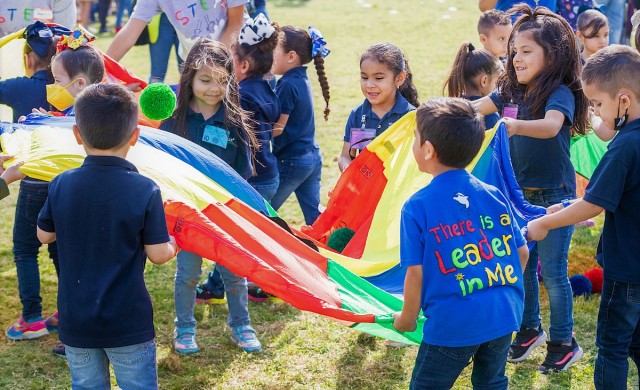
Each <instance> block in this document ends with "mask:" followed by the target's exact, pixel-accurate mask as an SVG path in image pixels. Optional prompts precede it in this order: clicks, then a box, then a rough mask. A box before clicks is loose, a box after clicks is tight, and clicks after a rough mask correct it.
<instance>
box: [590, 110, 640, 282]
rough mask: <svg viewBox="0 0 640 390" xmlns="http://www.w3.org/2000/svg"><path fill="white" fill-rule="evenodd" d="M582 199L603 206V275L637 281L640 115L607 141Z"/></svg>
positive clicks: (639, 260) (639, 273) (639, 278)
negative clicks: (604, 151)
mask: <svg viewBox="0 0 640 390" xmlns="http://www.w3.org/2000/svg"><path fill="white" fill-rule="evenodd" d="M584 200H586V201H587V202H589V203H593V204H595V205H598V206H600V207H602V208H604V209H605V217H604V227H603V229H602V254H603V269H604V277H605V278H607V279H611V280H614V281H619V282H624V283H633V284H638V283H640V257H639V256H638V254H639V253H640V240H638V238H639V237H640V207H638V205H640V119H636V120H635V121H633V122H630V123H627V124H626V125H625V126H624V127H623V128H622V129H621V130H620V131H618V135H616V136H615V137H614V138H613V140H612V141H611V142H610V143H609V146H608V150H607V152H606V153H605V154H604V156H603V157H602V160H600V163H599V164H598V166H597V167H596V169H595V171H594V172H593V175H592V176H591V180H590V181H589V185H588V186H587V189H586V192H585V195H584Z"/></svg>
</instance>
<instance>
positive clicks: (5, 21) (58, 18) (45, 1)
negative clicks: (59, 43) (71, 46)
mask: <svg viewBox="0 0 640 390" xmlns="http://www.w3.org/2000/svg"><path fill="white" fill-rule="evenodd" d="M36 20H39V21H41V22H44V23H50V22H54V23H58V24H61V25H63V26H65V27H68V28H73V27H75V25H76V24H77V20H78V11H77V9H76V2H75V0H1V1H0V37H4V36H5V35H7V34H11V33H13V32H16V31H18V30H20V29H21V28H23V27H27V26H28V25H30V24H33V22H35V21H36Z"/></svg>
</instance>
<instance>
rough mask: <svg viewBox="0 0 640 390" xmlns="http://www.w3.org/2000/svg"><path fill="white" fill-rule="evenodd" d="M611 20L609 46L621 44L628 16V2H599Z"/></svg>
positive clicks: (599, 0) (617, 0) (609, 0)
mask: <svg viewBox="0 0 640 390" xmlns="http://www.w3.org/2000/svg"><path fill="white" fill-rule="evenodd" d="M598 3H599V4H600V5H603V6H604V7H605V8H604V9H605V11H604V14H605V15H607V19H608V20H609V44H610V45H613V44H615V43H620V40H621V39H622V30H623V29H624V23H625V20H624V18H625V15H626V13H625V12H626V9H627V8H626V0H598Z"/></svg>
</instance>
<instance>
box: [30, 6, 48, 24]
mask: <svg viewBox="0 0 640 390" xmlns="http://www.w3.org/2000/svg"><path fill="white" fill-rule="evenodd" d="M33 20H39V21H41V22H43V23H51V22H53V10H52V9H50V8H35V9H34V10H33Z"/></svg>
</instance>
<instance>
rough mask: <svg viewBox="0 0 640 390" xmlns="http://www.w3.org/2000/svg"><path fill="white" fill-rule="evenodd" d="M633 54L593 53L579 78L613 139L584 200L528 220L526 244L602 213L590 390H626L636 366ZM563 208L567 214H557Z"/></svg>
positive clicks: (639, 110)
mask: <svg viewBox="0 0 640 390" xmlns="http://www.w3.org/2000/svg"><path fill="white" fill-rule="evenodd" d="M638 74H640V54H638V53H637V52H636V51H635V50H633V49H631V48H630V47H627V46H621V45H613V46H609V47H606V48H604V49H602V50H600V51H598V52H597V53H596V54H594V55H593V56H592V57H591V58H590V59H589V61H587V65H586V66H585V68H584V71H583V72H582V84H583V87H584V93H585V94H586V95H587V97H588V98H589V100H590V102H591V103H592V104H593V106H594V108H595V111H596V115H598V116H600V117H601V118H602V120H603V121H604V122H605V124H606V125H607V126H608V127H610V128H612V129H616V130H617V132H618V135H617V136H616V137H615V138H614V139H613V140H612V141H611V143H610V144H609V149H608V150H607V152H606V153H605V155H604V156H603V157H602V160H601V161H600V163H599V164H598V167H597V168H596V170H595V172H594V173H593V176H591V180H590V181H589V185H588V186H587V189H586V193H585V195H584V198H582V199H578V200H576V201H574V202H571V204H569V203H568V202H563V204H562V205H554V206H552V207H549V209H548V214H551V215H547V216H544V217H543V218H540V219H537V220H535V221H532V222H529V224H528V230H529V233H528V236H527V237H528V238H529V239H531V240H541V239H544V237H545V236H546V235H547V233H548V231H549V230H551V229H556V228H558V227H561V226H570V225H572V224H574V223H576V222H579V221H582V220H585V219H587V218H592V217H595V216H596V215H598V214H600V212H602V210H605V219H604V228H603V230H602V244H603V245H602V249H603V256H604V258H603V263H604V264H603V268H604V285H603V287H602V298H601V300H600V310H599V312H598V325H597V330H596V346H597V347H598V355H597V357H596V362H595V369H594V382H595V386H596V389H626V388H627V373H628V362H627V358H628V357H629V356H631V358H632V359H633V361H634V362H635V364H636V365H637V366H639V368H640V349H639V348H638V346H640V334H639V333H638V331H637V329H638V327H639V326H640V310H639V308H638V304H637V302H638V301H637V299H636V297H637V296H638V292H639V291H640V263H638V252H639V251H640V241H638V237H640V214H639V213H638V207H637V205H638V203H639V202H640V185H639V184H638V183H640V158H639V156H640V121H638V119H640V81H639V80H638ZM565 207H566V210H563V208H565Z"/></svg>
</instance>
